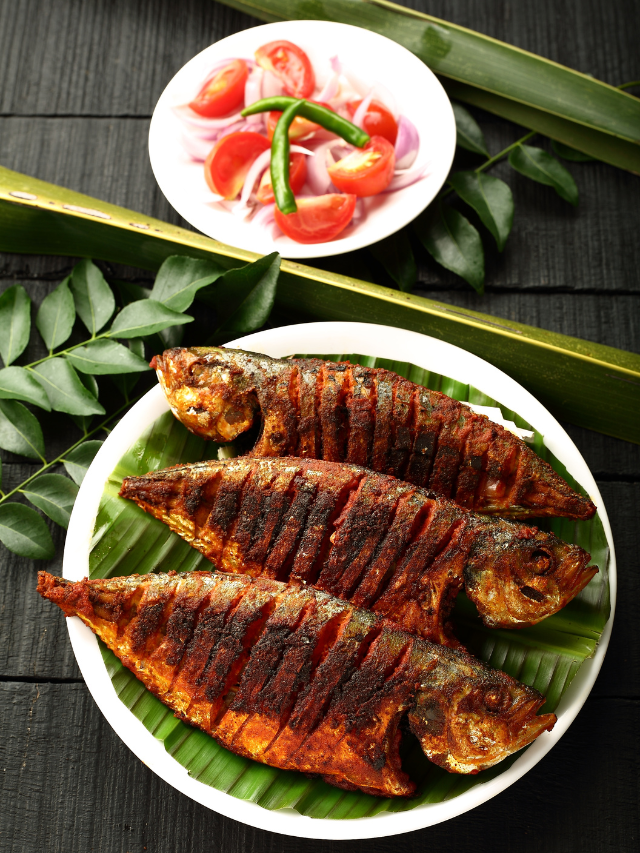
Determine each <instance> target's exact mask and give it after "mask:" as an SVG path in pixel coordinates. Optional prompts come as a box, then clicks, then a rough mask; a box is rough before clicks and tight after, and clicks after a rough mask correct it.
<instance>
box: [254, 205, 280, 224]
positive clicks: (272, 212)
mask: <svg viewBox="0 0 640 853" xmlns="http://www.w3.org/2000/svg"><path fill="white" fill-rule="evenodd" d="M275 217H276V206H275V204H265V205H264V206H263V207H262V208H261V209H260V210H259V211H258V212H257V213H256V215H255V216H254V217H253V219H252V220H251V222H252V223H254V222H255V224H256V225H260V226H267V225H269V224H270V223H271V222H273V221H274V220H275Z"/></svg>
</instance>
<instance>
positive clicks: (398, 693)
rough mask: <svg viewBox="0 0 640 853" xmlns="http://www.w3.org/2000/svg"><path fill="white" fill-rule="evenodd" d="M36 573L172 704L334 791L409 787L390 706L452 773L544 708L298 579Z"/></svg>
mask: <svg viewBox="0 0 640 853" xmlns="http://www.w3.org/2000/svg"><path fill="white" fill-rule="evenodd" d="M38 580H39V582H38V592H40V594H41V595H42V596H43V597H44V598H47V599H49V600H51V601H53V602H55V603H56V604H58V605H59V606H60V607H61V609H62V610H63V611H64V612H65V614H66V615H67V616H73V615H76V616H79V617H80V618H81V619H82V621H83V622H85V624H87V625H88V626H89V627H90V628H91V629H92V630H93V631H95V633H96V634H97V635H98V636H99V637H101V639H102V640H103V641H104V642H105V643H106V644H107V645H108V646H109V648H110V649H111V650H112V651H113V652H114V653H115V654H116V655H117V656H118V657H119V658H120V660H121V661H122V662H123V663H124V664H125V665H126V666H127V667H129V669H131V670H132V671H133V672H134V673H135V675H136V676H137V677H138V678H139V679H140V680H141V681H142V682H143V683H144V684H145V686H146V687H148V688H149V690H151V691H152V692H153V693H154V694H155V695H156V696H157V697H158V698H159V699H161V700H162V702H164V703H165V705H167V706H168V707H169V708H171V710H172V711H173V712H174V713H175V715H176V716H177V717H179V718H181V719H183V720H185V721H186V722H189V723H191V724H193V725H195V726H198V727H199V728H201V729H202V730H203V731H205V732H207V734H210V735H212V736H213V737H214V738H215V739H216V740H217V741H218V742H219V743H220V744H222V745H223V746H224V747H226V748H227V749H229V750H231V751H232V752H235V753H237V754H238V755H242V756H246V757H247V758H252V759H254V760H255V761H260V762H262V763H264V764H269V765H271V766H272V767H279V768H283V769H287V770H300V771H302V772H304V773H313V774H319V775H320V776H322V777H323V778H324V779H325V780H326V781H327V782H330V783H331V784H333V785H337V786H338V787H340V788H346V789H347V790H354V789H359V790H361V791H365V792H367V793H371V794H379V795H382V796H387V797H393V796H408V795H411V794H412V793H413V791H414V790H415V784H414V783H413V782H412V781H411V779H410V778H409V776H408V775H407V774H406V773H405V772H404V771H403V770H402V767H401V761H400V755H399V742H400V738H401V734H400V729H399V724H400V720H401V718H402V717H403V716H404V715H405V714H406V715H407V719H408V723H409V726H410V728H411V730H412V731H413V733H414V734H415V735H416V737H417V738H418V740H419V741H420V744H421V746H422V749H423V751H424V753H425V755H427V757H428V758H430V759H431V761H433V762H435V763H436V764H438V765H440V766H441V767H444V768H445V769H446V770H449V771H451V772H454V773H477V772H478V771H479V770H482V769H484V768H487V767H491V766H493V765H494V764H496V763H497V762H499V761H500V760H502V759H503V758H505V757H506V756H507V755H510V754H511V753H513V752H515V751H516V750H518V749H521V748H522V747H524V746H526V745H527V744H529V743H531V742H532V741H533V740H534V739H535V738H536V737H538V735H540V734H541V733H542V732H543V731H545V729H546V730H550V729H551V728H552V727H553V724H554V723H555V720H556V717H555V715H554V714H542V715H540V716H536V712H537V711H538V709H539V708H540V706H541V705H542V703H543V702H544V697H543V696H541V695H540V693H538V692H537V691H536V690H533V689H532V688H530V687H527V686H525V685H523V684H520V683H519V682H517V681H515V680H514V679H513V678H511V677H509V676H508V675H505V674H504V673H502V672H498V671H496V670H492V669H490V668H489V667H487V666H485V665H484V664H483V663H481V662H480V661H478V660H476V659H474V658H472V657H470V656H469V655H467V654H463V653H461V652H456V651H454V650H452V649H447V648H444V647H442V646H436V645H433V644H431V643H428V642H425V641H424V640H420V639H418V638H416V637H414V636H411V635H409V634H406V633H404V632H401V631H397V630H393V629H391V628H389V627H387V626H385V625H384V624H383V623H382V620H381V619H380V618H378V617H376V616H374V615H373V614H371V613H369V612H367V611H364V610H358V609H356V608H354V607H353V606H351V605H349V604H347V603H345V602H344V601H340V600H338V599H336V598H333V597H332V596H329V595H327V594H325V593H322V592H319V591H316V590H313V589H311V588H309V587H302V586H299V587H292V586H287V585H286V584H282V583H279V582H277V581H274V580H269V579H266V578H259V579H252V578H249V577H246V576H238V575H227V574H218V573H215V572H193V573H191V574H185V575H176V574H168V575H134V576H132V577H121V578H111V579H109V580H86V579H85V580H83V581H79V582H77V583H72V582H70V581H66V580H63V579H62V578H56V577H53V576H52V575H50V574H48V573H47V572H40V573H39V579H38Z"/></svg>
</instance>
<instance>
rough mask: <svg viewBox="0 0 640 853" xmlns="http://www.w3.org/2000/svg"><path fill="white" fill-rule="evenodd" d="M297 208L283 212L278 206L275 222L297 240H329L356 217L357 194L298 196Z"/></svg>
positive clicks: (302, 241)
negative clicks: (354, 213)
mask: <svg viewBox="0 0 640 853" xmlns="http://www.w3.org/2000/svg"><path fill="white" fill-rule="evenodd" d="M296 204H297V206H298V210H297V211H296V212H295V213H287V214H284V213H282V212H281V211H280V210H278V208H277V207H276V209H275V217H276V223H277V224H278V225H279V226H280V229H281V230H282V232H283V233H284V234H286V235H287V237H291V239H292V240H295V241H296V243H326V242H327V241H329V240H334V239H335V238H336V237H337V236H338V234H339V233H340V232H341V231H344V229H345V228H346V227H347V225H348V224H349V223H350V222H351V220H352V219H353V212H354V210H355V208H356V197H355V195H342V194H341V193H330V194H329V195H319V196H313V197H311V198H297V199H296Z"/></svg>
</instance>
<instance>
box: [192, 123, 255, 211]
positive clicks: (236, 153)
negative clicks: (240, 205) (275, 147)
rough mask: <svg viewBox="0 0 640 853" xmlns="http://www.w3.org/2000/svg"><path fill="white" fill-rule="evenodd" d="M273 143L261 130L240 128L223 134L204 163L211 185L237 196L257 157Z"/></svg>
mask: <svg viewBox="0 0 640 853" xmlns="http://www.w3.org/2000/svg"><path fill="white" fill-rule="evenodd" d="M270 147H271V146H270V144H269V140H268V139H267V138H266V136H261V135H260V134H259V133H251V132H250V131H239V132H238V133H230V134H229V135H228V136H223V137H222V139H221V140H219V142H217V143H216V144H215V145H214V147H213V148H212V149H211V152H210V154H209V156H208V157H207V159H206V161H205V164H204V176H205V178H206V181H207V184H208V185H209V189H210V190H211V191H212V192H214V193H218V195H221V196H224V198H226V199H232V198H235V197H236V196H237V195H238V193H239V192H240V190H241V189H242V185H243V183H244V179H245V177H246V175H247V172H248V171H249V169H250V168H251V164H252V163H253V161H254V160H256V159H257V158H258V157H259V156H260V154H262V152H263V151H266V150H267V148H270Z"/></svg>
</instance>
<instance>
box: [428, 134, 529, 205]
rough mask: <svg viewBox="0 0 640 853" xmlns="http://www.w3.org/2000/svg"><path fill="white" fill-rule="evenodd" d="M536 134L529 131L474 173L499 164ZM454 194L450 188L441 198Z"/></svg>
mask: <svg viewBox="0 0 640 853" xmlns="http://www.w3.org/2000/svg"><path fill="white" fill-rule="evenodd" d="M536 133H537V131H535V130H531V131H529V133H525V135H524V136H522V137H520V139H516V141H515V142H512V143H511V145H508V146H507V147H506V148H503V149H502V151H499V152H498V153H497V154H495V155H494V156H493V157H489V159H488V160H485V161H484V163H481V164H480V165H479V166H478V168H477V169H474V170H473V171H474V172H475V174H476V175H477V174H479V173H480V172H484V170H485V169H490V168H491V166H493V164H494V163H497V162H498V160H502V159H503V158H504V157H506V156H507V154H509V152H511V151H513V149H514V148H517V147H518V145H522V143H523V142H527V140H529V139H531V137H532V136H535V135H536ZM452 192H453V187H449V188H448V189H446V190H444V192H441V193H440V198H444V197H445V196H448V195H449V193H452Z"/></svg>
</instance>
